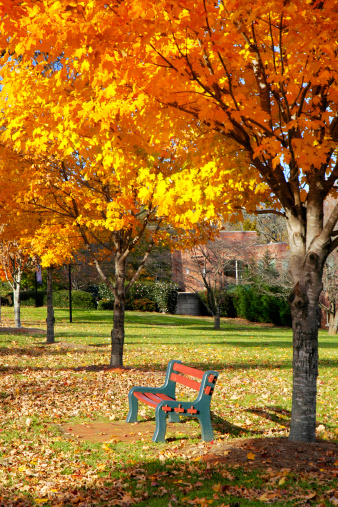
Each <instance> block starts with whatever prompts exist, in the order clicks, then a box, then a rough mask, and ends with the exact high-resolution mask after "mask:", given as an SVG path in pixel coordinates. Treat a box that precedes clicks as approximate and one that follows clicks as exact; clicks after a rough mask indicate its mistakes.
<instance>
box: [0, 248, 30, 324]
mask: <svg viewBox="0 0 338 507" xmlns="http://www.w3.org/2000/svg"><path fill="white" fill-rule="evenodd" d="M0 265H1V268H2V271H3V275H4V276H5V278H6V280H7V282H8V283H9V285H10V286H11V288H12V291H13V305H14V320H15V327H17V328H20V327H21V316H20V288H21V278H22V273H23V272H24V271H25V270H28V269H29V270H34V271H35V270H36V269H37V259H36V258H34V257H33V258H32V257H30V256H29V255H28V254H27V253H25V252H24V251H23V249H22V248H21V247H20V245H19V243H18V241H3V242H1V243H0Z"/></svg>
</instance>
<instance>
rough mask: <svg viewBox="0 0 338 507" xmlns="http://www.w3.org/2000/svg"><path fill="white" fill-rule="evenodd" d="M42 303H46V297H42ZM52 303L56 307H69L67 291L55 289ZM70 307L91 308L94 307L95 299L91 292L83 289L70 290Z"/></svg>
mask: <svg viewBox="0 0 338 507" xmlns="http://www.w3.org/2000/svg"><path fill="white" fill-rule="evenodd" d="M44 304H47V297H45V299H44ZM53 305H54V306H55V307H56V308H69V291H68V290H57V291H54V292H53ZM72 307H73V308H78V309H83V310H91V309H96V301H95V298H94V297H93V295H92V294H90V293H89V292H85V291H83V290H73V291H72Z"/></svg>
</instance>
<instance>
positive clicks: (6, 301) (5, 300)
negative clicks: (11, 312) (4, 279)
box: [1, 292, 13, 306]
mask: <svg viewBox="0 0 338 507" xmlns="http://www.w3.org/2000/svg"><path fill="white" fill-rule="evenodd" d="M1 305H2V306H13V292H9V293H8V294H4V295H2V296H1Z"/></svg>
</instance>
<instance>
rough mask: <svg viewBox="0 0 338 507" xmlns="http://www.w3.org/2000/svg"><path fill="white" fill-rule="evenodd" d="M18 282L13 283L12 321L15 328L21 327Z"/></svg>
mask: <svg viewBox="0 0 338 507" xmlns="http://www.w3.org/2000/svg"><path fill="white" fill-rule="evenodd" d="M20 285H21V284H20V280H18V281H16V282H14V283H13V302H14V321H15V327H17V328H20V327H21V316H20Z"/></svg>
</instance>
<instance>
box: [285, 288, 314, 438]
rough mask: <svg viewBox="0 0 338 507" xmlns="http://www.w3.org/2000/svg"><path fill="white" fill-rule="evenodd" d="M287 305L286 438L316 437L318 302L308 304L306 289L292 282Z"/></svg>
mask: <svg viewBox="0 0 338 507" xmlns="http://www.w3.org/2000/svg"><path fill="white" fill-rule="evenodd" d="M292 296H294V300H293V301H292V304H291V313H292V329H293V388H292V415H291V428H290V435H289V439H290V440H292V441H294V442H314V441H315V440H316V396H317V377H318V303H317V304H316V303H314V304H310V303H309V301H308V297H307V295H306V291H304V290H302V288H300V286H299V285H296V287H295V290H294V292H293V295H292Z"/></svg>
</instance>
